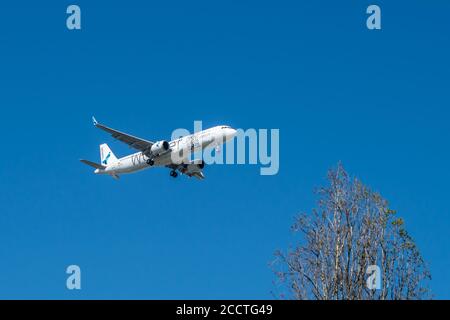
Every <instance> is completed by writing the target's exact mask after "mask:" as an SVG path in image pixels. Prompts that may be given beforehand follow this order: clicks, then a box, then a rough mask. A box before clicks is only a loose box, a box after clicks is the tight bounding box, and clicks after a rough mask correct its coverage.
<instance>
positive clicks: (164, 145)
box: [150, 140, 169, 156]
mask: <svg viewBox="0 0 450 320" xmlns="http://www.w3.org/2000/svg"><path fill="white" fill-rule="evenodd" d="M167 150H169V143H168V142H167V141H165V140H161V141H158V142H156V143H155V144H153V145H152V147H151V148H150V151H151V153H152V155H155V156H157V155H160V154H161V153H164V152H166V151H167Z"/></svg>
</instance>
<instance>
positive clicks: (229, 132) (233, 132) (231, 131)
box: [227, 128, 237, 140]
mask: <svg viewBox="0 0 450 320" xmlns="http://www.w3.org/2000/svg"><path fill="white" fill-rule="evenodd" d="M236 133H237V131H236V130H235V129H233V128H229V129H228V130H227V140H228V139H231V138H233V137H234V136H235V135H236Z"/></svg>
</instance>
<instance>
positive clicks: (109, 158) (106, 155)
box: [100, 143, 117, 166]
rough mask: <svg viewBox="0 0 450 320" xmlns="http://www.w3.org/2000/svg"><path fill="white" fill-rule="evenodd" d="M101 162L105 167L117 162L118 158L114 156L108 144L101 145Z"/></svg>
mask: <svg viewBox="0 0 450 320" xmlns="http://www.w3.org/2000/svg"><path fill="white" fill-rule="evenodd" d="M100 160H101V162H102V165H104V166H107V165H108V164H110V163H114V162H117V157H116V156H115V155H114V153H113V152H112V151H111V149H110V148H109V146H108V145H107V144H106V143H104V144H102V145H100Z"/></svg>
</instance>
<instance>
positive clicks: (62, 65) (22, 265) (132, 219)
mask: <svg viewBox="0 0 450 320" xmlns="http://www.w3.org/2000/svg"><path fill="white" fill-rule="evenodd" d="M73 3H76V4H78V5H79V6H80V7H81V10H82V30H81V31H69V30H67V29H66V26H65V19H66V14H65V11H66V7H67V6H68V5H69V4H71V2H67V3H66V2H60V1H28V2H23V1H18V2H13V1H3V2H1V4H0V41H1V43H2V46H1V50H0V61H1V62H0V107H1V110H2V116H1V117H0V134H1V136H2V157H1V158H0V159H1V160H0V181H1V183H0V243H1V244H0V298H44V299H47V298H64V299H79V298H86V299H90V298H138V299H141V298H149V299H156V298H160V299H164V298H168V299H171V298H173V299H180V298H183V299H185V298H186V299H196V298H205V299H214V298H261V299H265V298H271V297H272V296H271V293H270V292H271V290H273V289H274V285H273V283H272V282H273V281H274V280H275V278H274V275H273V274H272V271H271V270H270V268H269V267H268V263H269V262H270V261H271V260H272V259H273V252H274V251H275V250H276V249H280V248H281V249H286V248H287V246H288V245H289V243H292V241H293V237H292V235H291V234H290V230H289V227H290V225H291V223H292V221H293V217H294V216H295V215H296V214H297V213H298V212H300V211H309V210H310V209H311V208H312V207H313V206H314V201H315V198H314V196H313V194H312V190H313V189H314V187H316V186H318V185H320V184H322V183H323V182H324V177H325V175H326V171H327V169H328V168H330V167H332V166H334V165H336V163H337V162H338V161H342V162H343V164H344V166H345V167H346V168H347V170H348V171H349V172H351V173H352V174H354V175H356V176H358V177H360V178H361V179H362V180H363V181H364V182H365V183H366V184H368V185H370V186H371V187H372V188H373V189H375V190H377V191H380V192H381V193H382V194H383V195H384V196H385V197H386V198H387V199H388V200H390V203H391V206H392V208H394V209H396V210H397V211H398V212H399V215H401V216H403V217H404V218H405V220H406V223H407V228H408V230H409V231H410V233H411V234H412V235H413V237H414V238H415V239H416V241H417V243H418V246H419V248H420V249H421V252H422V253H423V255H424V257H425V259H426V260H427V261H428V262H429V264H430V269H431V272H432V275H433V281H432V283H431V285H432V288H433V291H434V293H435V294H436V297H437V298H450V290H449V288H448V286H449V285H450V276H449V273H448V270H447V269H448V267H449V266H450V250H448V244H449V241H448V240H449V236H448V230H449V229H450V215H449V206H448V198H449V185H448V183H449V181H450V170H449V163H450V151H449V142H448V141H449V137H450V128H449V119H450V111H449V107H450V96H449V91H448V89H449V78H448V77H449V74H450V63H449V61H448V57H449V56H450V45H449V43H450V42H449V40H450V39H449V30H450V26H449V20H448V13H449V12H450V4H449V3H447V2H444V1H432V2H431V3H429V2H427V3H426V4H425V3H424V2H423V1H395V3H393V2H392V1H390V2H388V1H377V4H379V5H380V6H381V9H382V28H383V29H382V30H381V31H369V30H367V29H366V27H365V20H366V17H367V16H366V14H365V10H366V8H367V6H368V5H370V4H372V3H371V2H365V1H276V2H274V1H226V2H224V1H222V2H219V1H195V2H192V1H190V2H186V1H170V2H164V3H161V2H156V1H127V2H126V5H125V3H121V4H117V3H111V1H76V2H73ZM92 115H95V116H96V117H97V118H98V119H99V120H101V121H102V122H104V123H105V124H108V125H110V126H112V127H115V128H117V129H121V130H124V131H127V132H130V133H132V134H135V135H137V136H141V137H143V138H147V139H149V140H156V139H168V138H170V134H171V132H172V130H173V129H175V128H187V129H192V127H193V121H194V120H202V121H203V123H204V126H213V125H218V124H223V123H226V124H229V125H231V126H233V127H236V128H279V129H280V148H281V149H280V172H279V174H278V175H276V176H260V175H259V167H257V166H250V165H241V166H210V167H207V168H206V171H205V174H206V175H207V179H206V180H205V181H203V182H199V181H193V180H189V179H187V178H185V177H181V178H180V179H176V180H174V179H172V178H170V177H169V175H168V171H167V170H163V169H155V170H147V171H144V172H142V173H140V174H136V175H130V176H124V177H122V179H121V180H120V181H119V182H117V181H115V180H113V179H110V178H109V177H99V176H95V175H93V174H92V173H91V170H90V168H88V167H86V166H84V165H82V164H81V163H79V162H78V159H79V158H87V159H90V160H96V161H97V160H98V153H99V152H98V145H99V144H100V143H103V142H107V143H108V144H109V145H110V146H111V148H112V149H113V150H114V152H115V153H116V154H117V155H120V156H123V155H126V154H127V153H128V152H129V149H128V148H127V147H126V146H123V145H122V144H120V143H119V142H114V141H113V140H112V139H111V138H110V137H108V136H107V135H106V134H105V133H103V132H101V131H99V130H96V129H95V128H93V127H92V123H91V120H90V117H91V116H92ZM70 264H77V265H79V266H80V267H81V270H82V290H81V291H68V290H67V289H66V287H65V281H66V274H65V268H66V267H67V266H68V265H70Z"/></svg>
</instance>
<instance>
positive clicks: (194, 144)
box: [95, 126, 236, 175]
mask: <svg viewBox="0 0 450 320" xmlns="http://www.w3.org/2000/svg"><path fill="white" fill-rule="evenodd" d="M235 134H236V130H234V129H232V128H231V127H229V126H217V127H213V128H210V129H207V130H203V131H200V132H196V133H194V134H191V135H188V136H185V137H180V138H179V139H175V140H172V141H170V142H169V149H168V150H167V151H165V152H163V153H161V154H158V155H151V156H150V157H149V156H147V155H146V154H144V153H143V152H137V153H134V154H131V155H128V156H126V157H123V158H120V159H118V160H117V161H115V162H112V163H110V164H108V165H107V166H106V168H105V169H96V170H95V173H97V174H110V175H118V174H124V173H133V172H137V171H140V170H143V169H146V168H149V167H165V166H174V165H175V166H176V165H182V164H183V163H188V162H189V161H190V159H189V157H190V155H191V154H192V153H194V152H197V151H201V150H204V149H206V148H214V147H217V146H219V145H221V144H223V143H225V142H226V141H228V140H230V139H232V138H233V137H234V136H235ZM179 155H183V156H179ZM148 160H152V162H153V164H152V165H151V166H150V165H149V164H148Z"/></svg>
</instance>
